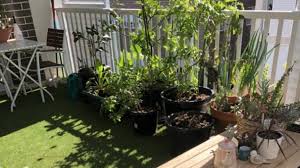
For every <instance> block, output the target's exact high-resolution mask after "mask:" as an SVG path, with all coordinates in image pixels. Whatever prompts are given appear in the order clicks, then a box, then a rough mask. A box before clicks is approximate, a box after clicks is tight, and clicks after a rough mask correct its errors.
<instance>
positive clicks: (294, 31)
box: [283, 20, 300, 102]
mask: <svg viewBox="0 0 300 168" xmlns="http://www.w3.org/2000/svg"><path fill="white" fill-rule="evenodd" d="M298 24H299V21H298V20H294V22H293V28H292V34H291V41H290V45H289V52H288V58H287V64H286V67H287V68H288V67H290V66H291V65H292V63H293V56H294V55H295V53H294V47H295V40H296V35H297V32H298V31H299V30H298ZM299 33H300V32H299ZM288 83H289V78H288V79H287V80H285V82H284V86H283V93H284V95H283V101H284V102H286V100H287V91H288Z"/></svg>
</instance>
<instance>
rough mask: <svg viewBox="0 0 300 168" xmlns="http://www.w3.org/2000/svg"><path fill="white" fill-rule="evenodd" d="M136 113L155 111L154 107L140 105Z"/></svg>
mask: <svg viewBox="0 0 300 168" xmlns="http://www.w3.org/2000/svg"><path fill="white" fill-rule="evenodd" d="M134 112H135V113H140V114H145V113H151V112H154V109H153V108H150V107H139V108H138V109H137V110H135V111H134Z"/></svg>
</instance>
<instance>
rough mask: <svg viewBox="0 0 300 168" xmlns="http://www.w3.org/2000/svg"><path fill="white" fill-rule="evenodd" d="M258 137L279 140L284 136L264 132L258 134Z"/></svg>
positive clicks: (274, 132)
mask: <svg viewBox="0 0 300 168" xmlns="http://www.w3.org/2000/svg"><path fill="white" fill-rule="evenodd" d="M258 136H260V137H262V138H264V139H279V138H280V137H281V136H282V135H281V134H280V133H278V132H276V131H272V130H270V131H262V132H259V133H258Z"/></svg>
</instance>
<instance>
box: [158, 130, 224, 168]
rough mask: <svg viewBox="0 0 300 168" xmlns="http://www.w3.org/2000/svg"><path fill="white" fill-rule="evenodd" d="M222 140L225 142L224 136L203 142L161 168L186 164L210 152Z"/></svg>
mask: <svg viewBox="0 0 300 168" xmlns="http://www.w3.org/2000/svg"><path fill="white" fill-rule="evenodd" d="M222 140H224V136H222V135H217V136H214V137H211V138H210V139H209V140H208V141H206V142H203V143H202V144H200V145H198V146H196V147H194V148H192V149H191V150H189V151H187V152H185V153H183V154H181V155H179V156H177V157H176V158H174V159H172V160H170V161H169V162H167V163H165V164H163V165H161V166H159V168H172V167H176V166H177V165H180V164H182V163H184V162H187V161H189V160H190V158H193V157H196V156H197V155H199V154H201V153H202V152H204V151H206V150H209V149H210V148H211V147H213V146H215V145H216V144H218V143H219V142H221V141H222Z"/></svg>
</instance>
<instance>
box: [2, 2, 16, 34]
mask: <svg viewBox="0 0 300 168" xmlns="http://www.w3.org/2000/svg"><path fill="white" fill-rule="evenodd" d="M12 24H13V19H12V18H10V17H8V16H7V14H6V12H5V9H4V7H3V6H2V5H0V30H1V29H5V28H8V27H10V26H11V25H12Z"/></svg>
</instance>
